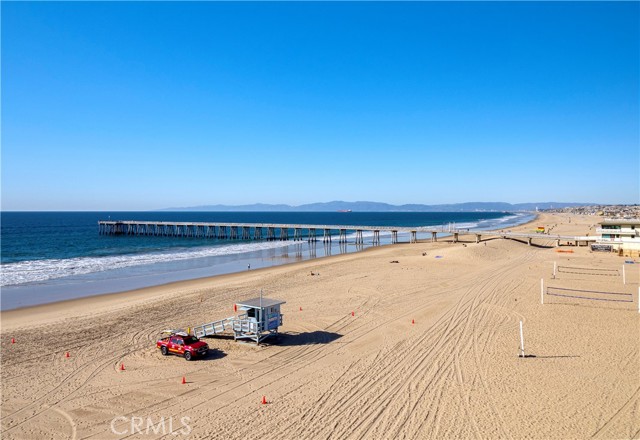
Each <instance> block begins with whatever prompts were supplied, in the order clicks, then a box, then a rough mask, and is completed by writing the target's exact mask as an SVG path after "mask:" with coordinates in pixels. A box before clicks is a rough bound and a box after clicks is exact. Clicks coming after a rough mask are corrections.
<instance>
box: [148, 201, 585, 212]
mask: <svg viewBox="0 0 640 440" xmlns="http://www.w3.org/2000/svg"><path fill="white" fill-rule="evenodd" d="M590 205H594V203H563V202H539V203H516V204H511V203H505V202H467V203H452V204H443V205H422V204H406V205H391V204H389V203H381V202H344V201H333V202H320V203H308V204H305V205H299V206H291V205H285V204H265V203H254V204H250V205H202V206H189V207H181V208H163V209H159V210H158V211H200V212H202V211H227V212H229V211H231V212H234V211H254V212H332V211H337V212H352V211H353V212H473V211H488V212H495V211H498V212H503V211H536V210H542V209H558V208H569V207H577V206H590Z"/></svg>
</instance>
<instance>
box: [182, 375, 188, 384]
mask: <svg viewBox="0 0 640 440" xmlns="http://www.w3.org/2000/svg"><path fill="white" fill-rule="evenodd" d="M186 383H187V379H185V377H184V376H182V385H184V384H186Z"/></svg>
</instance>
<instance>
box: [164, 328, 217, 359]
mask: <svg viewBox="0 0 640 440" xmlns="http://www.w3.org/2000/svg"><path fill="white" fill-rule="evenodd" d="M156 346H157V347H158V348H159V349H160V352H161V353H162V354H163V355H164V356H166V355H168V354H177V355H178V356H184V358H185V359H186V360H188V361H190V360H191V359H193V358H195V357H199V356H205V355H206V354H207V353H208V352H209V345H207V343H206V342H202V341H201V340H200V339H198V338H196V337H195V336H192V335H189V334H187V333H184V332H177V333H173V332H170V333H169V335H168V336H166V337H163V338H161V339H160V340H158V343H157V344H156Z"/></svg>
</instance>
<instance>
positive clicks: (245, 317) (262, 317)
mask: <svg viewBox="0 0 640 440" xmlns="http://www.w3.org/2000/svg"><path fill="white" fill-rule="evenodd" d="M282 304H285V301H281V300H278V299H272V298H263V297H258V298H252V299H248V300H244V301H241V302H238V303H236V305H235V307H234V309H235V310H237V311H241V312H245V313H241V314H239V315H238V316H232V317H230V318H225V319H221V320H218V321H213V322H209V323H206V324H202V325H200V326H197V327H194V328H193V334H194V335H195V336H197V337H199V338H201V337H204V336H215V335H219V334H222V333H229V332H233V339H234V340H238V339H249V340H251V341H254V342H255V343H256V344H260V342H262V341H263V340H265V339H266V338H268V337H269V336H272V335H275V334H277V333H278V328H279V327H280V326H281V325H282V313H280V306H281V305H282Z"/></svg>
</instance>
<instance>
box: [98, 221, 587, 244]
mask: <svg viewBox="0 0 640 440" xmlns="http://www.w3.org/2000/svg"><path fill="white" fill-rule="evenodd" d="M98 230H99V233H100V234H101V235H139V236H158V237H192V238H205V239H223V240H291V239H292V240H296V241H297V240H305V239H306V240H307V241H317V240H318V239H319V238H320V237H321V238H322V241H323V242H331V241H332V238H336V236H337V239H338V241H339V242H340V243H346V242H347V232H348V231H352V232H355V242H356V244H362V243H364V238H363V232H364V231H367V232H373V236H372V243H373V244H374V245H375V244H380V233H381V232H384V233H389V234H391V242H392V243H398V233H406V234H409V242H410V243H416V242H417V241H418V234H427V236H428V234H430V235H431V241H437V239H438V234H441V235H444V234H446V235H450V236H452V237H453V241H454V242H457V241H458V240H459V237H460V236H464V235H475V241H476V243H479V242H480V241H481V240H482V237H485V238H486V237H493V238H496V237H498V238H510V239H516V240H518V239H519V240H526V241H527V242H528V244H529V245H531V244H532V240H534V239H536V240H545V241H547V242H548V241H549V240H555V242H556V246H559V245H560V243H561V242H565V243H567V244H575V245H576V246H580V244H581V243H585V245H588V244H589V243H590V242H595V241H596V237H595V236H594V237H589V236H586V237H584V236H568V235H551V234H544V233H539V232H531V233H527V232H509V231H504V230H503V231H481V230H472V229H459V228H455V227H452V226H450V225H449V226H441V227H434V226H429V227H398V226H364V225H363V226H356V225H310V224H287V223H226V222H223V223H220V222H163V221H138V220H121V221H119V220H108V221H105V220H101V221H99V222H98ZM318 233H321V234H322V235H321V236H318Z"/></svg>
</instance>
